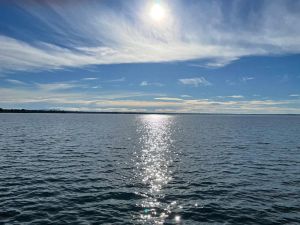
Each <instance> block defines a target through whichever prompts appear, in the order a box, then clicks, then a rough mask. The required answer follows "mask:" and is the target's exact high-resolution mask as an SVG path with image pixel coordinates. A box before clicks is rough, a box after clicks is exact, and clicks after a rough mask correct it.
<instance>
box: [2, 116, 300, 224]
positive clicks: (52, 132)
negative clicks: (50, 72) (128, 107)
mask: <svg viewBox="0 0 300 225" xmlns="http://www.w3.org/2000/svg"><path fill="white" fill-rule="evenodd" d="M177 223H178V224H300V116H288V115H282V116H280V115H113V114H111V115H88V114H0V224H177Z"/></svg>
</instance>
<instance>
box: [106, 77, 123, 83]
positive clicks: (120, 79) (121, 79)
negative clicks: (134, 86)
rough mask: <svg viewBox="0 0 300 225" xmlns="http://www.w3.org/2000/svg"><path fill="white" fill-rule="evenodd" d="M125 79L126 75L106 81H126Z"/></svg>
mask: <svg viewBox="0 0 300 225" xmlns="http://www.w3.org/2000/svg"><path fill="white" fill-rule="evenodd" d="M125 80H126V79H125V77H121V78H118V79H112V80H107V81H106V82H124V81H125Z"/></svg>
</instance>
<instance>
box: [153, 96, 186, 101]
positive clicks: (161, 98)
mask: <svg viewBox="0 0 300 225" xmlns="http://www.w3.org/2000/svg"><path fill="white" fill-rule="evenodd" d="M155 100H161V101H176V102H177V101H183V99H181V98H170V97H160V98H155Z"/></svg>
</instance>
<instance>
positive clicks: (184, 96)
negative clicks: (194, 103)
mask: <svg viewBox="0 0 300 225" xmlns="http://www.w3.org/2000/svg"><path fill="white" fill-rule="evenodd" d="M180 97H181V98H191V97H192V96H190V95H180Z"/></svg>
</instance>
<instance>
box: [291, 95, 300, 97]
mask: <svg viewBox="0 0 300 225" xmlns="http://www.w3.org/2000/svg"><path fill="white" fill-rule="evenodd" d="M289 96H290V97H300V95H299V94H290V95H289Z"/></svg>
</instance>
